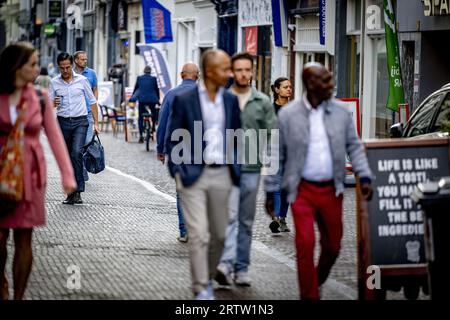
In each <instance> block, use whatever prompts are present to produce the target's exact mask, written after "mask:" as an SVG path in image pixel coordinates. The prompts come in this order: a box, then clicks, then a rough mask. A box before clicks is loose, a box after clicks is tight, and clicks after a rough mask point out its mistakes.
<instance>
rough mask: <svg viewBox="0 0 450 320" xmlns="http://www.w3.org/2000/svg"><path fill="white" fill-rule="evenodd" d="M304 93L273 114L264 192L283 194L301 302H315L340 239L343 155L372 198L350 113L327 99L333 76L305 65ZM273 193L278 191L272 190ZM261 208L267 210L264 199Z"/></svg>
mask: <svg viewBox="0 0 450 320" xmlns="http://www.w3.org/2000/svg"><path fill="white" fill-rule="evenodd" d="M302 80H303V85H304V88H305V90H306V94H304V95H303V97H302V98H301V99H300V100H296V101H293V102H291V103H290V104H289V105H287V106H285V107H284V108H282V109H281V110H280V112H279V117H278V120H277V126H276V128H277V129H279V137H280V138H279V145H278V146H272V161H279V163H280V164H279V165H280V170H279V171H278V174H277V175H272V176H267V177H266V179H265V189H266V191H268V192H271V191H275V190H277V188H279V187H280V184H281V187H282V188H283V189H284V190H286V191H287V193H288V202H289V203H291V210H292V214H293V217H294V223H295V229H296V235H295V243H296V249H297V272H298V278H299V285H300V296H301V299H314V300H317V299H320V294H319V287H320V286H321V285H322V284H323V283H324V282H325V281H326V279H327V277H328V275H329V273H330V270H331V267H332V266H333V264H334V263H335V261H336V259H337V257H338V255H339V251H340V243H341V239H342V232H343V231H342V230H343V228H342V202H343V191H344V178H345V157H346V153H348V154H349V155H350V159H351V160H352V165H353V170H354V172H355V174H356V175H358V176H359V177H360V182H361V194H362V195H363V197H364V198H365V199H366V200H370V199H371V197H372V192H373V191H372V187H371V172H370V169H369V165H368V162H367V158H366V155H365V152H364V147H363V145H362V143H361V141H360V140H359V138H358V136H357V133H356V130H355V126H354V124H353V120H352V118H351V115H350V113H349V112H348V111H347V110H346V109H345V108H344V107H343V105H342V102H339V101H336V100H335V99H332V95H333V88H334V83H333V77H332V75H331V73H330V72H329V71H328V70H327V69H326V68H325V67H324V66H323V65H321V64H319V63H308V64H306V65H305V67H304V69H303V74H302ZM278 190H279V189H278ZM266 206H267V207H268V208H270V209H271V210H272V209H273V203H272V201H271V200H270V199H267V200H266ZM314 222H317V224H318V227H319V231H320V237H321V239H320V244H321V254H320V259H319V264H318V266H317V268H316V267H315V266H314V244H315V238H314Z"/></svg>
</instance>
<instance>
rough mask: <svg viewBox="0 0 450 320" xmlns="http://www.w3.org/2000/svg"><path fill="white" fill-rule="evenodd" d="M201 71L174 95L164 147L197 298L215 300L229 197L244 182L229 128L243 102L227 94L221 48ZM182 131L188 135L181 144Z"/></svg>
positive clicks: (209, 54)
mask: <svg viewBox="0 0 450 320" xmlns="http://www.w3.org/2000/svg"><path fill="white" fill-rule="evenodd" d="M202 73H203V79H202V80H201V81H200V82H199V84H198V86H193V87H192V88H189V89H186V90H183V91H182V92H180V93H178V94H176V95H175V98H174V101H173V104H172V110H171V112H170V115H169V119H170V120H169V122H168V133H167V134H166V143H165V146H166V148H167V154H168V156H169V161H168V165H169V170H170V174H171V175H172V177H175V179H176V185H177V191H178V193H179V195H180V199H181V205H182V208H183V213H184V218H185V223H186V226H187V229H188V233H189V242H188V245H189V251H190V265H191V272H192V290H193V293H194V295H195V298H196V299H198V300H210V299H214V293H213V287H212V279H214V277H215V274H216V267H217V264H218V263H219V260H220V256H221V254H222V250H223V245H224V241H225V230H226V227H227V223H228V209H227V204H228V199H229V196H230V192H231V189H232V186H233V185H234V186H238V185H239V178H240V167H239V165H238V164H237V158H238V157H237V143H232V142H231V140H233V141H235V140H236V139H235V138H228V136H227V135H226V130H231V131H235V130H237V129H239V128H240V127H241V122H240V117H239V114H240V111H239V102H238V99H237V98H236V97H235V96H234V95H233V94H231V93H229V92H228V91H227V90H225V85H226V84H227V82H228V79H229V77H230V76H231V61H230V57H229V56H228V55H227V54H226V53H225V52H224V51H222V50H208V51H206V52H205V53H204V54H203V56H202ZM180 129H181V130H180ZM180 131H182V132H184V133H186V134H183V135H182V136H181V139H182V140H181V141H179V139H180V136H179V133H180ZM187 133H189V134H187ZM202 133H204V139H203V134H202ZM177 135H178V137H176V136H177ZM172 136H173V137H172ZM179 145H180V146H183V148H182V158H183V159H180V158H179V155H180V149H179ZM180 160H181V161H180Z"/></svg>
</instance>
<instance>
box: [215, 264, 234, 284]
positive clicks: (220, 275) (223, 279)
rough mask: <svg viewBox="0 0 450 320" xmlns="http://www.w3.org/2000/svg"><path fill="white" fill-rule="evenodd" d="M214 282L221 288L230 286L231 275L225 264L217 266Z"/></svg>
mask: <svg viewBox="0 0 450 320" xmlns="http://www.w3.org/2000/svg"><path fill="white" fill-rule="evenodd" d="M214 280H216V281H217V283H218V284H219V285H221V286H231V283H232V280H231V275H230V272H229V271H228V267H227V266H226V265H225V264H223V263H221V264H219V265H218V266H217V271H216V277H215V278H214Z"/></svg>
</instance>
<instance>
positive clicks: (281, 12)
mask: <svg viewBox="0 0 450 320" xmlns="http://www.w3.org/2000/svg"><path fill="white" fill-rule="evenodd" d="M286 12H287V10H286V2H285V1H283V0H272V20H273V33H274V39H275V46H277V47H284V46H287V45H288V41H287V38H288V34H287V33H288V32H287V24H288V19H287V15H286Z"/></svg>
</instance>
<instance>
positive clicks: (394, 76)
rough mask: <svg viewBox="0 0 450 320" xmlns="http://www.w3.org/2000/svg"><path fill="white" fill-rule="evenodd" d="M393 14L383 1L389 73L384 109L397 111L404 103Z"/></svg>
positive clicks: (390, 2)
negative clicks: (400, 104) (387, 92)
mask: <svg viewBox="0 0 450 320" xmlns="http://www.w3.org/2000/svg"><path fill="white" fill-rule="evenodd" d="M395 26H396V20H395V13H394V10H393V9H392V1H391V0H384V27H385V32H386V53H387V67H388V73H389V94H388V101H387V105H386V108H388V109H391V110H393V111H398V104H399V103H405V96H404V92H403V83H402V75H401V72H400V56H399V50H398V39H397V31H396V27H395Z"/></svg>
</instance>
